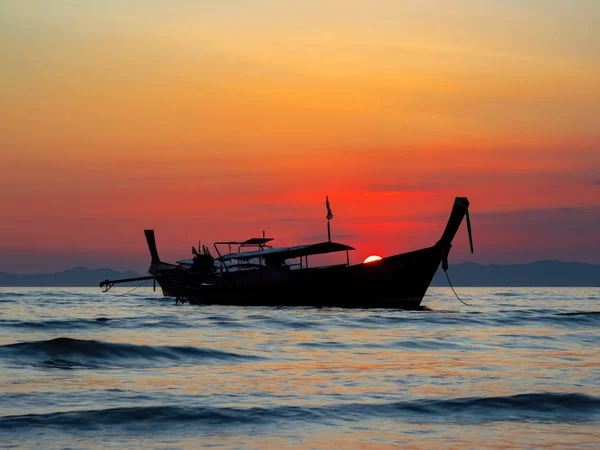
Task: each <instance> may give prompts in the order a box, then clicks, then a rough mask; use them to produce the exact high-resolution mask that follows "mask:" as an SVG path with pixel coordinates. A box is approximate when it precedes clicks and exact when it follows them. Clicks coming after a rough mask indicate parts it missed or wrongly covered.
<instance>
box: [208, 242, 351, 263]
mask: <svg viewBox="0 0 600 450" xmlns="http://www.w3.org/2000/svg"><path fill="white" fill-rule="evenodd" d="M344 250H354V247H350V246H349V245H345V244H340V243H338V242H330V241H325V242H319V243H317V244H307V245H296V246H294V247H280V248H267V249H265V250H257V251H255V252H240V253H230V254H228V255H223V256H220V257H219V258H217V259H216V261H231V260H233V259H237V260H239V261H247V260H250V259H253V258H265V259H275V260H284V259H290V258H298V257H301V256H309V255H320V254H323V253H333V252H341V251H344Z"/></svg>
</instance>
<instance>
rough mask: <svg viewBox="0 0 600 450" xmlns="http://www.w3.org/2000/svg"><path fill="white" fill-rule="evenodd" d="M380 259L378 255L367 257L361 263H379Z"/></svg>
mask: <svg viewBox="0 0 600 450" xmlns="http://www.w3.org/2000/svg"><path fill="white" fill-rule="evenodd" d="M380 259H381V256H379V255H371V256H367V257H366V258H365V260H364V261H363V264H365V263H370V262H373V261H379V260H380Z"/></svg>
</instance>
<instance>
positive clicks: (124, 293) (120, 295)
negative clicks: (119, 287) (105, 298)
mask: <svg viewBox="0 0 600 450" xmlns="http://www.w3.org/2000/svg"><path fill="white" fill-rule="evenodd" d="M147 282H148V280H146V281H144V282H143V283H142V284H140V285H139V286H136V287H134V288H133V289H132V290H130V291H127V292H123V293H122V294H119V295H115V297H123V296H124V295H127V294H131V293H132V292H133V291H135V290H136V289H137V288H141V287H142V286H143V285H145V284H146V283H147Z"/></svg>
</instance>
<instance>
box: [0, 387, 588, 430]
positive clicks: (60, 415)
mask: <svg viewBox="0 0 600 450" xmlns="http://www.w3.org/2000/svg"><path fill="white" fill-rule="evenodd" d="M599 417H600V397H594V396H590V395H584V394H576V393H565V394H562V393H531V394H519V395H514V396H503V397H471V398H459V399H432V400H415V401H407V402H393V403H352V404H337V405H325V406H274V407H250V408H235V407H209V406H199V407H181V406H140V407H121V408H110V409H99V410H83V411H66V412H53V413H48V414H27V415H15V416H4V417H0V430H19V429H24V428H36V430H37V429H39V428H40V427H50V428H61V427H66V428H68V429H69V430H70V431H74V430H95V429H105V428H107V427H114V428H117V429H119V430H122V431H129V432H130V431H142V430H143V431H151V430H153V429H156V430H158V429H162V428H163V427H169V429H170V430H173V429H174V428H177V427H180V428H181V427H184V428H189V427H193V429H194V430H197V429H198V428H201V427H202V426H205V427H210V428H211V429H214V427H229V426H239V425H252V426H256V425H272V424H277V423H278V422H281V421H284V422H293V423H296V424H298V423H301V422H304V423H319V424H322V423H332V422H336V421H343V422H348V421H353V422H356V421H369V420H392V421H393V420H397V421H402V422H409V423H422V422H427V423H431V422H436V423H440V422H445V423H461V424H466V423H476V424H481V423H491V422H515V421H516V422H520V421H524V420H527V421H541V422H563V421H574V422H588V421H596V420H598V418H599ZM158 425H160V427H158Z"/></svg>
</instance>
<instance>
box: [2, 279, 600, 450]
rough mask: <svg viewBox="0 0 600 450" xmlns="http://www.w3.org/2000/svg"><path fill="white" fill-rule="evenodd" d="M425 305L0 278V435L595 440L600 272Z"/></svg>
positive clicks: (346, 443) (167, 441)
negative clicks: (192, 300) (589, 282)
mask: <svg viewBox="0 0 600 450" xmlns="http://www.w3.org/2000/svg"><path fill="white" fill-rule="evenodd" d="M457 290H458V292H459V294H460V295H461V298H463V300H464V301H465V302H466V303H468V305H469V306H465V305H463V304H461V303H460V302H459V301H458V300H457V299H456V298H455V297H454V296H453V294H452V292H451V291H450V290H449V289H447V288H431V289H430V291H429V293H428V294H427V296H426V298H425V300H424V301H423V305H426V306H427V307H429V308H430V309H431V310H429V311H399V310H385V309H377V310H343V309H327V308H325V309H314V308H264V307H246V308H244V307H229V306H227V307H224V306H190V305H176V304H175V302H174V300H173V299H168V298H164V297H162V296H160V295H159V294H158V292H156V293H155V292H153V291H152V290H151V289H148V288H140V289H137V290H135V291H134V292H130V293H127V292H128V291H130V288H113V290H111V291H110V292H108V293H102V292H100V289H95V288H85V289H81V288H72V289H67V288H0V447H1V448H44V449H52V448H69V449H79V448H82V449H87V448H118V449H122V448H156V449H177V448H204V447H217V448H240V449H264V448H277V449H280V448H298V449H304V448H317V449H342V448H358V449H369V450H373V449H391V448H399V447H402V448H428V449H429V448H502V449H505V448H516V449H520V448H536V449H538V448H564V449H573V448H600V288H580V289H572V288H565V289H557V288H513V289H511V288H457Z"/></svg>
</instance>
